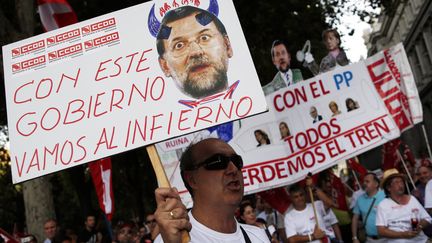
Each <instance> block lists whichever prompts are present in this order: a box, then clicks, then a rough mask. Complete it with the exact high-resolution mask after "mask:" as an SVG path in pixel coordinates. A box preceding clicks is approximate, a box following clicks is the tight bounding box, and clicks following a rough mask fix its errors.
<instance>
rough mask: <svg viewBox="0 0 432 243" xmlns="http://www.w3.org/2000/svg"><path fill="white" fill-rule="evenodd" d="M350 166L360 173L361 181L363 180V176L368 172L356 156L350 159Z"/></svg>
mask: <svg viewBox="0 0 432 243" xmlns="http://www.w3.org/2000/svg"><path fill="white" fill-rule="evenodd" d="M347 162H348V166H349V167H350V168H351V170H353V171H355V172H357V174H358V175H359V180H360V182H362V181H363V178H364V177H365V175H366V174H367V173H368V171H367V169H366V168H365V167H363V165H361V164H360V163H358V162H357V161H356V160H355V159H354V158H351V159H348V161H347Z"/></svg>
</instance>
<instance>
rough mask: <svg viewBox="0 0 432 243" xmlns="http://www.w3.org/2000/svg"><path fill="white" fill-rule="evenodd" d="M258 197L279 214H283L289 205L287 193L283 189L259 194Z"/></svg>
mask: <svg viewBox="0 0 432 243" xmlns="http://www.w3.org/2000/svg"><path fill="white" fill-rule="evenodd" d="M258 195H260V196H261V198H262V199H263V200H264V201H266V202H267V203H268V204H269V205H270V206H271V207H272V208H274V209H276V210H277V211H278V212H279V213H281V214H284V213H285V211H286V210H287V209H288V207H289V206H290V205H291V200H290V198H289V195H288V192H287V191H286V190H285V188H284V187H279V188H274V189H270V190H267V191H263V192H259V193H258Z"/></svg>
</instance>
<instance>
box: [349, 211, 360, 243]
mask: <svg viewBox="0 0 432 243" xmlns="http://www.w3.org/2000/svg"><path fill="white" fill-rule="evenodd" d="M359 218H360V215H358V214H353V217H352V221H351V232H352V236H353V243H357V242H360V241H359V240H358V239H357V229H358V222H359Z"/></svg>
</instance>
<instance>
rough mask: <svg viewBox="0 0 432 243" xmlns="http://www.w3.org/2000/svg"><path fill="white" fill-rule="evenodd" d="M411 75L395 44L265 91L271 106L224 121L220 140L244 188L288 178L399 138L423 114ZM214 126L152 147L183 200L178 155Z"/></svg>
mask: <svg viewBox="0 0 432 243" xmlns="http://www.w3.org/2000/svg"><path fill="white" fill-rule="evenodd" d="M413 82H414V79H413V76H412V72H411V69H410V66H409V63H408V62H407V58H406V55H405V52H404V50H403V46H402V45H397V46H395V47H393V48H391V49H389V50H386V51H384V52H381V53H378V54H376V55H375V56H373V57H371V58H369V59H367V60H364V61H361V62H358V63H355V64H352V65H349V66H344V67H338V68H337V69H335V70H333V71H330V72H327V73H324V74H321V75H318V76H315V77H314V78H312V79H309V80H306V81H303V82H298V83H296V84H294V85H291V86H289V87H288V88H284V89H280V90H278V91H276V92H274V93H270V94H269V95H267V97H266V98H267V102H268V104H269V109H270V111H269V112H268V113H264V114H261V115H258V116H254V117H249V118H246V119H242V120H240V121H236V122H234V123H230V127H231V130H230V132H231V134H232V135H231V138H230V139H225V140H226V141H228V142H229V144H230V145H231V146H232V147H233V148H234V150H235V151H237V153H239V154H240V155H241V156H242V157H243V160H244V162H245V166H244V168H243V171H242V173H243V178H244V185H245V193H246V194H250V193H255V192H260V191H264V190H268V189H271V188H276V187H281V186H284V185H289V184H292V183H294V182H297V181H299V180H301V179H303V178H305V177H306V175H307V174H308V173H309V172H312V173H313V174H316V173H318V172H320V171H322V170H324V169H326V168H329V167H330V166H333V165H334V164H335V163H337V161H340V160H344V159H348V158H352V157H354V156H356V155H358V154H360V153H363V152H365V151H367V150H370V149H372V148H374V147H376V146H378V145H381V144H383V143H386V142H388V141H390V140H392V139H394V138H396V137H399V136H400V133H401V131H404V130H406V129H408V128H409V127H412V126H413V124H415V123H418V122H420V121H421V120H422V116H421V114H422V113H421V112H422V111H421V103H420V100H419V97H418V92H417V90H416V88H415V84H413ZM224 126H226V124H224ZM226 130H227V129H224V134H226V133H227V131H226ZM218 132H219V129H218V128H212V129H208V130H205V131H201V132H199V133H195V134H192V135H189V137H179V138H176V139H173V140H170V141H165V142H162V143H159V144H158V146H157V148H158V151H159V154H160V155H161V158H162V160H163V161H164V164H165V165H164V166H165V168H166V172H167V174H168V176H169V177H170V179H171V182H172V183H173V186H175V187H177V188H179V190H180V191H181V193H182V199H183V201H184V202H185V203H186V205H188V206H190V203H191V201H190V196H189V195H188V193H187V191H186V189H185V187H184V185H183V183H182V181H181V178H180V175H179V161H178V158H179V156H180V155H181V153H182V151H183V150H184V148H185V147H186V146H187V145H188V144H189V143H190V142H193V141H195V140H196V141H198V140H200V139H201V137H206V136H214V137H220V136H219V134H218ZM194 136H195V137H194ZM174 145H175V146H174ZM169 147H172V148H173V150H169V149H167V148H169Z"/></svg>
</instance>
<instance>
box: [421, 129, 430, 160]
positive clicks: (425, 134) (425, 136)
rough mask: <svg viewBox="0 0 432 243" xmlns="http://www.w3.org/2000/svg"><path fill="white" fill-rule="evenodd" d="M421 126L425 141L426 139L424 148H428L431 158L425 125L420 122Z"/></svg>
mask: <svg viewBox="0 0 432 243" xmlns="http://www.w3.org/2000/svg"><path fill="white" fill-rule="evenodd" d="M421 127H422V130H423V136H424V138H425V141H426V148H427V150H428V154H429V158H430V159H432V152H431V148H430V145H429V139H428V137H427V133H426V127H425V125H424V124H422V125H421Z"/></svg>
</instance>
